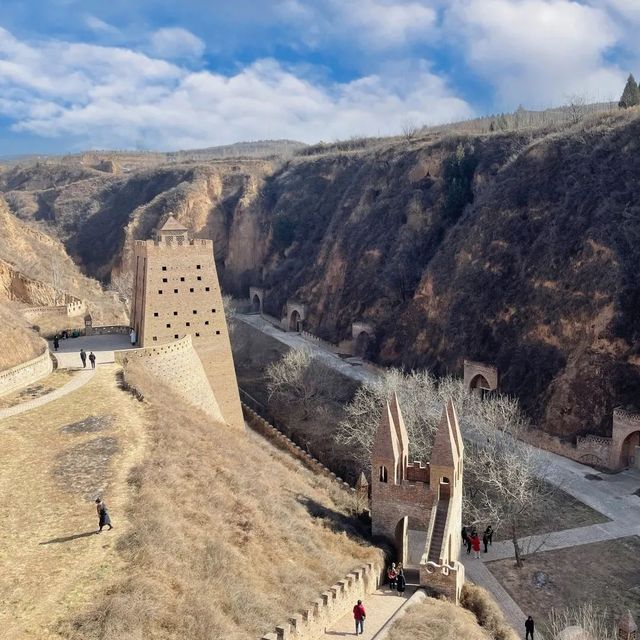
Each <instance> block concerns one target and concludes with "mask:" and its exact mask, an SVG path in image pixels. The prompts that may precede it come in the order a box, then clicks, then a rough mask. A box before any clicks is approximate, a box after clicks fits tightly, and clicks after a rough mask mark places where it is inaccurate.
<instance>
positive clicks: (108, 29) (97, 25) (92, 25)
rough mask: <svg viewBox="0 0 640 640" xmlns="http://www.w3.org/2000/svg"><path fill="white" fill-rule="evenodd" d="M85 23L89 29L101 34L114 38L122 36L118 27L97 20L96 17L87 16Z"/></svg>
mask: <svg viewBox="0 0 640 640" xmlns="http://www.w3.org/2000/svg"><path fill="white" fill-rule="evenodd" d="M84 23H85V24H86V25H87V27H89V29H91V30H92V31H95V32H96V33H99V34H103V35H112V36H119V35H121V32H120V30H119V29H116V27H114V26H113V25H111V24H109V23H108V22H105V21H104V20H100V18H97V17H96V16H87V17H86V18H85V19H84Z"/></svg>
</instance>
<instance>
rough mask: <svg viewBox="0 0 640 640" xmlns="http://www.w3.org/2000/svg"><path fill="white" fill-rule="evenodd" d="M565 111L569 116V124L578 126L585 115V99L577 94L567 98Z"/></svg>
mask: <svg viewBox="0 0 640 640" xmlns="http://www.w3.org/2000/svg"><path fill="white" fill-rule="evenodd" d="M565 109H566V111H567V115H568V116H569V122H571V124H578V122H580V121H581V120H582V119H583V118H584V117H585V115H586V112H587V99H586V98H585V97H584V96H583V95H579V94H573V95H570V96H568V97H567V103H566V105H565Z"/></svg>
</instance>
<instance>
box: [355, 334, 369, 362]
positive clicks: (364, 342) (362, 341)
mask: <svg viewBox="0 0 640 640" xmlns="http://www.w3.org/2000/svg"><path fill="white" fill-rule="evenodd" d="M370 348H371V336H370V335H369V334H368V333H367V332H366V331H361V332H360V333H359V334H358V337H357V338H356V344H355V346H354V348H353V355H354V356H358V357H359V358H367V357H368V356H369V349H370Z"/></svg>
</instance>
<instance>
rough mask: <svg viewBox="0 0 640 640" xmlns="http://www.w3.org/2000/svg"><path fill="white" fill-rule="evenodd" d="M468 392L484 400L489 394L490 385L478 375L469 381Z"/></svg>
mask: <svg viewBox="0 0 640 640" xmlns="http://www.w3.org/2000/svg"><path fill="white" fill-rule="evenodd" d="M469 391H470V392H471V393H473V394H474V395H478V396H480V398H481V399H482V400H484V399H485V398H486V397H487V396H488V395H489V394H490V393H491V385H490V384H489V381H488V380H487V379H486V378H485V377H484V376H483V375H482V374H480V373H479V374H478V375H476V376H474V377H473V378H472V379H471V382H470V384H469Z"/></svg>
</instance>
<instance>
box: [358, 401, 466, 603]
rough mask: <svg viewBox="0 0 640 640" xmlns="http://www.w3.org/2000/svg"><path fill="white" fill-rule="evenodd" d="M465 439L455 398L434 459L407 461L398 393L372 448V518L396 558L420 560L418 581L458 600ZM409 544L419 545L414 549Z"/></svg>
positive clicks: (411, 561) (443, 423) (440, 428)
mask: <svg viewBox="0 0 640 640" xmlns="http://www.w3.org/2000/svg"><path fill="white" fill-rule="evenodd" d="M463 459H464V445H463V443H462V435H461V434H460V427H459V425H458V418H457V416H456V411H455V409H454V407H453V403H452V402H451V401H449V402H447V403H446V404H445V405H444V407H443V410H442V417H441V419H440V424H439V425H438V430H437V431H436V436H435V440H434V442H433V448H432V451H431V461H430V462H429V463H428V464H426V465H425V464H422V463H421V462H413V463H410V462H409V436H408V434H407V429H406V428H405V424H404V420H403V419H402V412H401V411H400V405H399V404H398V398H397V397H396V395H395V394H394V395H393V397H392V398H391V402H387V403H385V406H384V407H383V410H382V416H381V419H380V423H379V424H378V429H377V431H376V436H375V439H374V442H373V448H372V450H371V524H372V531H373V534H374V535H379V536H383V537H385V538H387V539H388V540H389V541H392V542H394V543H395V546H396V551H397V554H398V556H397V557H398V560H399V561H400V562H402V563H403V564H404V565H405V566H411V565H412V564H413V565H418V566H419V571H420V585H421V586H423V587H430V588H431V589H433V590H435V591H438V592H440V593H442V594H444V595H446V596H447V597H449V598H450V599H451V600H453V601H454V602H456V603H457V602H458V599H459V597H460V590H461V589H462V585H463V584H464V566H463V565H462V563H460V562H459V560H458V558H459V554H460V540H461V536H460V531H461V530H462V466H463ZM411 547H415V549H412V548H411Z"/></svg>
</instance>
